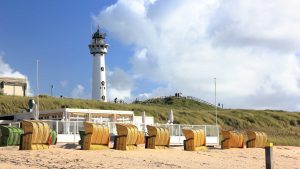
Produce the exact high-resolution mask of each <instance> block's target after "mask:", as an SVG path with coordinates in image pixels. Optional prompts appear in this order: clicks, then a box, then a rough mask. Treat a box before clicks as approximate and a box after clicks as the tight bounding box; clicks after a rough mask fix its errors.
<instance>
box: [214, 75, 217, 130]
mask: <svg viewBox="0 0 300 169" xmlns="http://www.w3.org/2000/svg"><path fill="white" fill-rule="evenodd" d="M214 80H215V107H216V110H215V112H216V125H218V106H217V78H214Z"/></svg>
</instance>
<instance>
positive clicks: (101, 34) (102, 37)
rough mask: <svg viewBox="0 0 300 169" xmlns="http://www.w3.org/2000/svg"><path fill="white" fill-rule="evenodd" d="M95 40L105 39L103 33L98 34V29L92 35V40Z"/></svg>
mask: <svg viewBox="0 0 300 169" xmlns="http://www.w3.org/2000/svg"><path fill="white" fill-rule="evenodd" d="M97 38H101V39H104V38H105V33H102V32H100V30H99V29H97V31H96V32H95V33H94V35H93V39H97Z"/></svg>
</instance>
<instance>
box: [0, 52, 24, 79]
mask: <svg viewBox="0 0 300 169" xmlns="http://www.w3.org/2000/svg"><path fill="white" fill-rule="evenodd" d="M0 76H1V77H15V78H26V76H25V75H23V74H22V73H20V72H18V71H16V70H13V69H12V68H11V67H10V65H9V64H7V63H5V62H4V60H3V56H2V55H0Z"/></svg>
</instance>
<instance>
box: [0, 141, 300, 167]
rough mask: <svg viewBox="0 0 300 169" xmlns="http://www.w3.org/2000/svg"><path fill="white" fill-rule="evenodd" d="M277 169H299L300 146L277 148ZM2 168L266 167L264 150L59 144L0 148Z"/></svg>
mask: <svg viewBox="0 0 300 169" xmlns="http://www.w3.org/2000/svg"><path fill="white" fill-rule="evenodd" d="M273 152H274V160H275V167H276V169H285V168H289V169H296V168H298V169H300V147H291V146H276V147H274V149H273ZM0 168H1V169H10V168H22V169H25V168H62V169H63V168H115V169H121V168H149V169H150V168H191V169H192V168H195V169H196V168H197V169H199V168H206V169H210V168H211V169H213V168H219V169H221V168H224V169H225V168H226V169H227V168H231V169H241V168H245V169H247V168H249V169H256V168H265V161H264V149H261V148H255V149H246V148H244V149H229V150H221V149H219V148H213V149H209V150H207V151H198V152H187V151H183V147H171V148H170V149H168V150H150V149H143V148H140V149H138V150H134V151H118V150H113V149H107V150H102V151H93V150H89V151H84V150H79V146H76V145H73V144H58V145H56V146H51V148H50V149H49V150H38V151H27V150H26V151H24V150H23V151H19V150H18V147H1V148H0Z"/></svg>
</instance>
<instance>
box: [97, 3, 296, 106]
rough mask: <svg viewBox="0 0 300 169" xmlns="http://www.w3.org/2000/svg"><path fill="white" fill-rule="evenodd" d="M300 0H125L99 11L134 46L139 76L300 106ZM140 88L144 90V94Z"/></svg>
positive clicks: (235, 102) (189, 89)
mask: <svg viewBox="0 0 300 169" xmlns="http://www.w3.org/2000/svg"><path fill="white" fill-rule="evenodd" d="M298 6H300V2H299V1H297V0H291V1H289V3H286V1H284V0H273V1H260V0H244V1H238V0H228V1H227V0H226V1H224V0H189V1H180V0H157V1H149V0H143V1H140V0H131V1H127V0H119V1H117V2H116V3H115V4H114V5H111V6H109V7H107V8H106V9H104V10H103V11H100V13H99V14H98V15H97V16H94V17H93V18H94V21H95V22H97V23H98V24H100V25H102V27H104V28H105V29H106V30H108V31H109V33H110V34H112V35H113V36H115V37H117V38H118V39H119V40H120V41H122V42H123V43H125V44H127V45H130V46H133V47H134V50H135V53H134V54H133V56H132V58H131V59H130V61H131V64H132V72H133V74H134V75H133V77H138V78H147V79H149V80H151V81H154V82H159V83H160V84H163V85H161V87H159V88H157V89H153V92H152V94H149V93H148V94H147V96H149V95H151V96H152V95H155V93H158V92H157V91H174V92H175V90H176V89H179V90H180V91H182V92H183V94H185V95H193V96H197V97H200V98H202V99H205V100H208V101H211V102H212V101H213V96H214V94H213V92H214V86H213V85H214V82H213V78H214V77H216V78H217V91H218V101H219V102H222V103H223V104H224V105H225V106H227V107H233V108H262V109H264V108H276V109H287V110H300V109H299V104H298V103H296V101H295V100H300V61H299V56H297V55H298V54H299V51H300V49H299V48H300V29H299V27H300V19H299V18H300V12H299V10H298ZM137 95H138V94H137Z"/></svg>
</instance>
